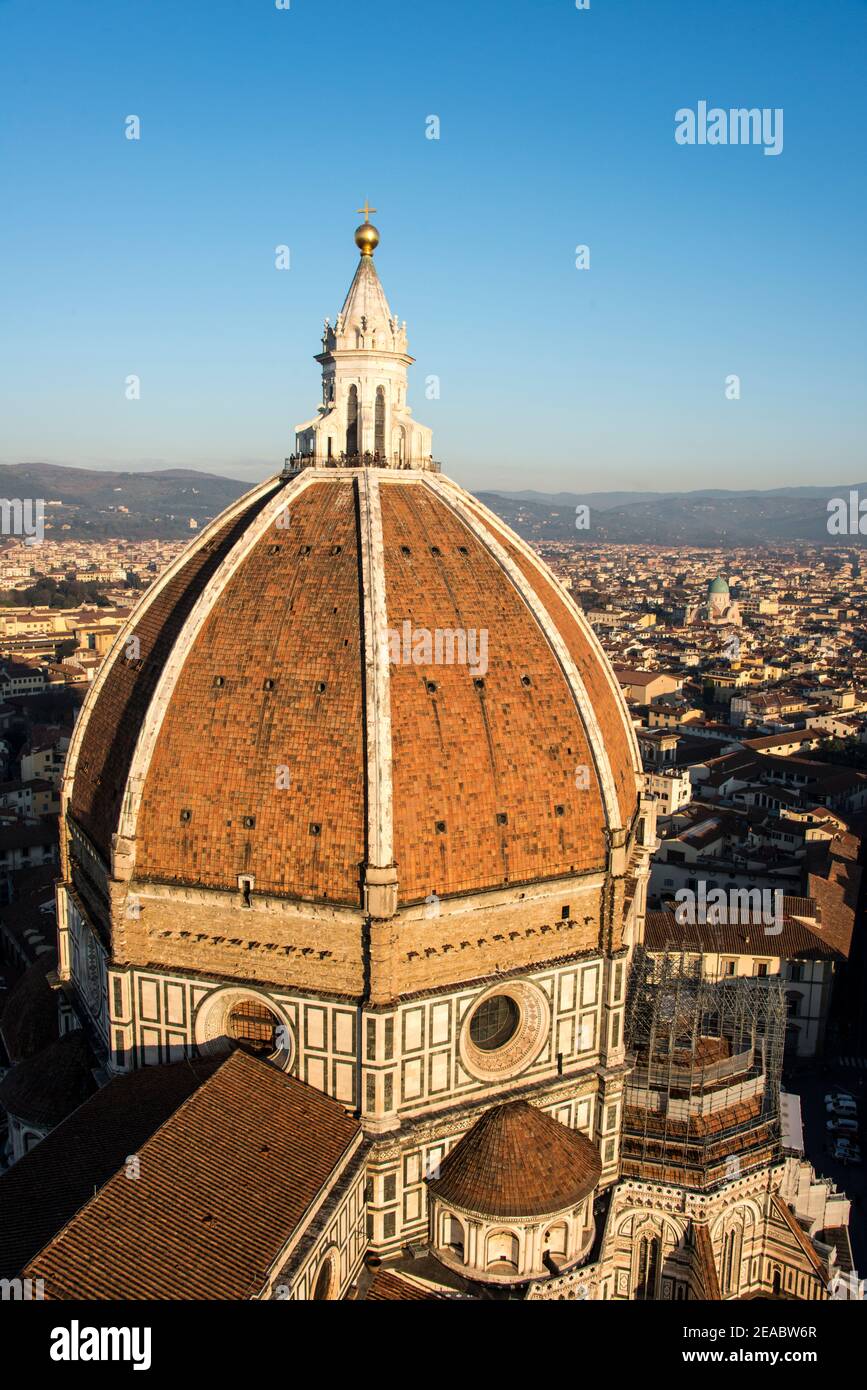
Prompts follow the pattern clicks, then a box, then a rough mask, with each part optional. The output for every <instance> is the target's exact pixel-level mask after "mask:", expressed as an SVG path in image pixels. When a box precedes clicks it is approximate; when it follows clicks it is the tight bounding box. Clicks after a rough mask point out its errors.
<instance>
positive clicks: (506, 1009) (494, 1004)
mask: <svg viewBox="0 0 867 1390" xmlns="http://www.w3.org/2000/svg"><path fill="white" fill-rule="evenodd" d="M520 1018H521V1013H520V1010H519V1008H518V1005H517V1004H516V1003H515V1001H514V999H512V998H511V996H510V995H508V994H495V995H494V996H493V998H492V999H486V1000H485V1001H484V1002H483V1003H482V1004H480V1005H479V1007H478V1008H477V1009H476V1011H475V1013H474V1014H473V1016H472V1019H471V1020H470V1037H471V1039H472V1041H473V1043H474V1044H475V1046H476V1047H478V1048H479V1049H480V1050H481V1051H482V1052H496V1051H497V1049H498V1048H501V1047H504V1046H505V1045H506V1043H507V1042H508V1041H509V1039H510V1038H512V1037H514V1035H515V1033H516V1031H517V1028H518V1023H519V1022H520Z"/></svg>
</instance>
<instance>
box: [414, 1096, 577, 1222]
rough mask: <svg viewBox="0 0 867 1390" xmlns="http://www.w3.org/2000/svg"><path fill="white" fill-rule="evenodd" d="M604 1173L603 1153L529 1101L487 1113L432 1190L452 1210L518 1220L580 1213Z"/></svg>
mask: <svg viewBox="0 0 867 1390" xmlns="http://www.w3.org/2000/svg"><path fill="white" fill-rule="evenodd" d="M601 1173H602V1160H601V1158H600V1157H599V1153H598V1150H597V1149H596V1147H595V1145H594V1144H592V1143H591V1142H590V1140H589V1139H588V1138H587V1137H586V1135H584V1134H582V1133H581V1132H580V1130H577V1129H567V1128H566V1126H565V1125H561V1124H560V1121H559V1120H555V1119H554V1117H553V1116H552V1115H546V1114H545V1112H544V1111H542V1110H538V1109H537V1108H536V1106H534V1105H530V1104H529V1102H527V1101H525V1100H516V1101H512V1102H511V1103H510V1104H508V1105H495V1106H493V1107H492V1108H491V1109H490V1110H486V1111H485V1113H484V1115H482V1117H481V1119H480V1120H477V1121H476V1123H475V1124H474V1125H473V1127H472V1129H470V1130H469V1131H468V1132H467V1133H466V1134H465V1135H464V1136H463V1138H462V1139H461V1140H459V1142H458V1143H457V1144H456V1145H455V1147H454V1148H453V1149H452V1150H451V1152H450V1153H448V1154H446V1157H445V1158H444V1159H443V1161H442V1165H441V1168H440V1173H439V1176H438V1177H437V1178H436V1179H434V1180H433V1181H431V1183H430V1184H429V1186H430V1189H431V1191H432V1192H434V1193H435V1194H436V1196H437V1197H439V1199H440V1200H441V1201H443V1202H445V1203H447V1204H448V1205H449V1206H453V1207H458V1208H460V1210H461V1211H464V1212H471V1213H473V1214H474V1215H479V1216H484V1217H489V1218H494V1219H506V1220H508V1219H510V1218H520V1217H530V1216H547V1215H550V1214H552V1213H555V1212H560V1211H565V1210H566V1209H567V1207H572V1206H576V1205H577V1204H578V1203H579V1202H582V1201H583V1200H584V1198H585V1197H587V1196H589V1194H590V1193H591V1192H592V1191H593V1190H594V1188H595V1187H596V1185H597V1183H598V1182H599V1178H600V1175H601Z"/></svg>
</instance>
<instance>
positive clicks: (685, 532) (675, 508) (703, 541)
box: [479, 483, 867, 546]
mask: <svg viewBox="0 0 867 1390" xmlns="http://www.w3.org/2000/svg"><path fill="white" fill-rule="evenodd" d="M853 488H854V489H855V490H856V491H857V492H858V493H859V495H860V497H862V498H865V499H867V483H840V484H838V485H835V486H827V487H793V488H773V489H771V490H769V491H767V492H760V491H754V490H749V491H744V492H729V491H724V490H723V489H710V488H708V489H703V490H701V491H699V492H684V493H658V492H647V493H630V492H625V493H616V492H599V493H594V492H585V493H563V492H560V493H550V494H547V493H539V492H481V493H479V498H480V500H481V501H482V502H484V503H485V505H486V506H488V507H490V508H491V510H492V511H494V512H496V513H497V515H498V516H501V517H502V518H503V520H504V521H506V522H508V524H509V525H510V526H511V527H513V529H514V530H516V531H517V532H518V534H519V535H521V536H524V537H526V538H527V539H529V540H535V541H539V540H548V541H569V540H571V541H577V542H578V543H581V542H590V543H593V544H598V543H599V542H600V541H601V542H605V541H611V542H618V543H625V544H630V543H634V544H658V545H671V546H675V545H683V546H687V545H697V546H705V545H706V546H715V545H723V546H739V545H746V546H749V545H784V544H786V543H788V542H793V541H807V542H810V543H812V544H813V545H836V546H841V545H853V544H854V545H864V544H867V536H860V535H857V536H831V535H829V534H828V501H829V499H830V498H832V497H843V498H846V499H848V496H849V492H850V491H851V490H852V489H853ZM579 504H583V505H585V506H587V507H589V508H590V525H589V528H588V529H586V530H578V529H576V525H575V520H576V513H575V508H576V507H577V506H578V505H579Z"/></svg>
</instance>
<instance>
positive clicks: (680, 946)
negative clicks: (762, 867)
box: [644, 910, 845, 960]
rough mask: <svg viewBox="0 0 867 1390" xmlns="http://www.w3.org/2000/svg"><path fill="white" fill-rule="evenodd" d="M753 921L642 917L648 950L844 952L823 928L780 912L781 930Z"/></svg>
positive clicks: (816, 955) (790, 955) (789, 954)
mask: <svg viewBox="0 0 867 1390" xmlns="http://www.w3.org/2000/svg"><path fill="white" fill-rule="evenodd" d="M776 925H777V924H774V928H773V933H771V932H769V931H768V930H767V928H766V927H765V926H764V925H763V924H762V923H760V922H759V921H758V920H757V921H756V922H755V923H749V922H739V923H734V924H733V923H715V922H695V923H685V924H684V925H682V926H681V925H680V924H679V923H678V921H677V919H676V917H675V914H674V913H673V912H665V911H663V912H660V911H655V910H654V911H650V912H648V913H647V915H646V917H645V920H644V943H645V945H646V947H647V949H648V951H671V950H675V951H680V950H683V951H700V952H703V953H705V954H711V953H713V954H715V953H717V952H720V953H721V954H722V955H726V956H744V955H748V956H769V957H785V958H786V959H788V960H792V959H802V960H808V959H812V960H833V959H834V958H835V957H839V956H840V955H841V954H845V953H844V952H842V951H841V950H840V949H839V948H838V947H836V946H834V944H833V942H832V941H831V940H830V938H829V937H828V934H827V933H826V932H825V931H824V928H823V927H819V926H811V925H808V924H807V923H804V922H801V921H799V920H796V919H795V918H794V917H790V916H788V915H787V914H786V913H785V912H784V913H783V921H782V931H780V932H777V930H776Z"/></svg>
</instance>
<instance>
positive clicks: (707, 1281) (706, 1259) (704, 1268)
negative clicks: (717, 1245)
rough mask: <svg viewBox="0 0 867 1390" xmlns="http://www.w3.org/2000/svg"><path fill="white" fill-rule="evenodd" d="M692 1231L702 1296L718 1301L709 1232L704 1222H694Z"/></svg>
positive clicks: (720, 1295)
mask: <svg viewBox="0 0 867 1390" xmlns="http://www.w3.org/2000/svg"><path fill="white" fill-rule="evenodd" d="M692 1229H693V1232H694V1234H695V1252H696V1263H697V1265H698V1270H699V1277H700V1279H701V1283H702V1287H703V1290H704V1296H705V1298H707V1299H713V1300H716V1299H720V1298H722V1293H721V1292H720V1286H719V1276H718V1274H717V1268H716V1260H715V1259H714V1257H713V1243H712V1241H711V1238H710V1231H709V1230H708V1228H707V1222H706V1221H694V1222H693V1223H692Z"/></svg>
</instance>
